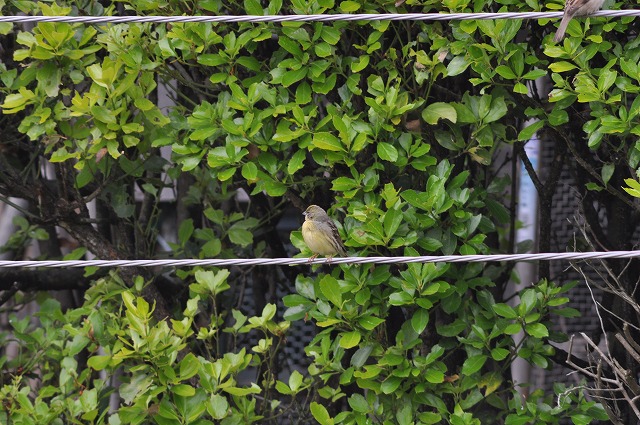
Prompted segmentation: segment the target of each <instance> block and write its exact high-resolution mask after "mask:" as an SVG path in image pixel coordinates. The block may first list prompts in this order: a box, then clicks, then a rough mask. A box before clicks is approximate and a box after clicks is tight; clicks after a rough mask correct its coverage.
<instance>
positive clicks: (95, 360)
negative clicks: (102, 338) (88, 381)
mask: <svg viewBox="0 0 640 425" xmlns="http://www.w3.org/2000/svg"><path fill="white" fill-rule="evenodd" d="M110 362H111V356H92V357H90V358H89V360H87V365H88V366H89V367H90V368H92V369H94V370H102V369H104V368H106V367H107V366H109V363H110Z"/></svg>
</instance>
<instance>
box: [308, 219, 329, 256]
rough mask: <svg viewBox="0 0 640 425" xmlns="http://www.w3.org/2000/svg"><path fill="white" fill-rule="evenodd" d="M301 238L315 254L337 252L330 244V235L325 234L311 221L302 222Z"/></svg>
mask: <svg viewBox="0 0 640 425" xmlns="http://www.w3.org/2000/svg"><path fill="white" fill-rule="evenodd" d="M302 238H303V239H304V242H305V243H306V244H307V246H308V247H309V249H310V250H311V251H312V252H314V253H315V254H320V255H336V254H337V253H338V251H336V249H335V248H334V247H333V245H332V244H331V240H330V239H329V238H330V235H325V233H324V232H323V231H322V230H319V229H318V227H317V226H316V225H315V223H314V222H313V221H310V220H306V221H305V222H304V223H302Z"/></svg>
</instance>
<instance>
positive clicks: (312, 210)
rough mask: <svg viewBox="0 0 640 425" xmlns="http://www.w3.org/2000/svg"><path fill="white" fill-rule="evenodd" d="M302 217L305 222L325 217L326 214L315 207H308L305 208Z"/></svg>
mask: <svg viewBox="0 0 640 425" xmlns="http://www.w3.org/2000/svg"><path fill="white" fill-rule="evenodd" d="M302 215H304V216H305V218H306V219H307V220H313V219H317V218H321V217H323V216H325V215H327V212H326V211H325V210H323V209H322V208H320V207H319V206H317V205H309V208H307V209H306V210H305V212H303V213H302Z"/></svg>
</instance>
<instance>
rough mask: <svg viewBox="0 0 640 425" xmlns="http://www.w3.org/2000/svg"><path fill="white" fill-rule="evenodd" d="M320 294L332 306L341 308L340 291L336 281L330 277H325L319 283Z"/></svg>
mask: <svg viewBox="0 0 640 425" xmlns="http://www.w3.org/2000/svg"><path fill="white" fill-rule="evenodd" d="M319 285H320V292H322V294H323V295H324V296H325V297H326V298H327V300H329V301H330V302H331V303H332V304H333V305H335V306H336V307H338V308H340V307H342V291H341V290H340V285H339V284H338V281H337V280H336V279H335V278H334V277H333V276H331V275H325V276H324V277H323V278H322V280H321V281H320V283H319Z"/></svg>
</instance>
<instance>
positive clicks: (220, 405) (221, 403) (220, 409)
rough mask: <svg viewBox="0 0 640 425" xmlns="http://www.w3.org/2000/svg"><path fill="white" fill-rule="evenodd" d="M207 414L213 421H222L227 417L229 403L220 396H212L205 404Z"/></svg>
mask: <svg viewBox="0 0 640 425" xmlns="http://www.w3.org/2000/svg"><path fill="white" fill-rule="evenodd" d="M207 412H209V414H210V415H211V416H212V417H213V419H218V420H219V419H222V418H224V417H226V416H227V415H228V412H229V402H228V401H227V399H226V398H225V397H223V396H221V395H220V394H213V395H212V396H211V399H209V402H208V403H207Z"/></svg>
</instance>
